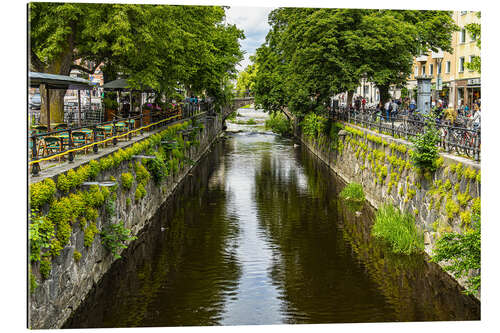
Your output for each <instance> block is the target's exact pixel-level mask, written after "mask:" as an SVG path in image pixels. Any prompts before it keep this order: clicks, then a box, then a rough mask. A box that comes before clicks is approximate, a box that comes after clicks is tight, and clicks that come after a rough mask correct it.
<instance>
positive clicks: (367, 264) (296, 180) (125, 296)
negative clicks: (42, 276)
mask: <svg viewBox="0 0 500 333" xmlns="http://www.w3.org/2000/svg"><path fill="white" fill-rule="evenodd" d="M247 112H250V113H247V115H248V114H252V113H251V112H256V111H247ZM252 115H255V114H252ZM192 174H193V177H190V178H189V179H188V181H187V182H186V183H185V184H184V185H183V186H182V187H181V188H180V189H179V191H178V192H177V194H176V198H175V200H173V202H172V203H170V204H168V205H166V206H164V207H163V208H162V209H161V210H160V211H159V212H158V213H157V215H156V217H155V218H154V219H153V221H152V223H151V225H150V227H148V230H146V231H145V232H144V233H143V235H142V236H141V237H140V238H139V239H138V240H137V241H136V242H135V243H134V245H133V246H131V247H130V248H129V249H128V250H127V251H126V253H125V254H124V258H123V259H122V260H121V261H119V262H117V263H116V264H115V265H114V266H113V268H112V270H111V271H110V272H109V273H108V274H107V275H106V276H105V278H104V279H103V280H102V281H101V282H100V283H99V286H98V287H97V288H95V290H94V291H93V293H92V295H91V296H90V297H89V298H88V299H87V300H86V301H85V303H84V305H83V306H82V307H81V308H80V309H79V310H78V311H77V312H76V313H75V314H74V316H73V318H72V319H71V320H70V321H68V323H67V324H66V327H125V326H183V325H245V324H278V323H336V322H374V321H417V320H467V319H478V318H479V304H478V302H476V301H475V300H473V299H472V298H470V297H468V296H465V295H463V294H461V292H460V291H461V290H460V288H459V287H458V286H457V284H456V283H454V281H452V280H451V278H449V276H448V275H447V274H446V273H443V272H442V270H440V269H439V267H438V266H437V265H434V264H428V263H426V262H425V260H424V258H423V257H419V256H414V257H412V258H410V259H408V258H406V259H405V258H401V257H398V256H395V255H393V254H391V253H390V251H388V249H387V248H386V247H385V246H384V244H380V243H379V242H377V241H375V240H374V239H373V238H372V237H371V234H370V226H371V223H372V219H373V211H372V210H371V208H370V207H364V208H363V210H362V214H361V216H356V215H355V214H354V213H353V212H351V211H349V209H347V208H345V207H343V205H342V203H341V202H339V201H338V200H337V197H338V192H339V190H340V189H341V188H342V186H343V183H342V182H341V181H339V180H338V179H337V178H336V177H335V176H334V175H333V174H332V173H331V172H330V171H329V170H328V169H326V168H325V167H324V166H323V165H322V164H321V163H320V162H319V161H318V160H317V159H316V158H315V157H314V156H312V155H311V154H310V153H309V152H308V151H307V150H306V149H304V148H303V147H302V146H295V147H294V143H293V141H292V140H290V139H283V138H280V137H278V136H276V135H273V134H268V133H248V132H245V133H232V134H231V133H228V134H227V135H226V140H223V141H222V142H221V143H219V144H218V145H217V146H216V147H214V149H213V152H212V153H210V154H209V155H208V156H207V157H206V158H205V159H204V160H203V161H202V162H201V163H200V165H199V166H198V167H197V168H196V169H195V170H194V171H192ZM160 228H163V229H162V230H165V231H164V232H159V230H160Z"/></svg>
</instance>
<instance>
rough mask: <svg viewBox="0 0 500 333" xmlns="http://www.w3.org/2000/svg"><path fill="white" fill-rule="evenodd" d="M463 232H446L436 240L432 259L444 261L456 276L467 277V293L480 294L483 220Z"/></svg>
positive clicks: (446, 268) (476, 218)
mask: <svg viewBox="0 0 500 333" xmlns="http://www.w3.org/2000/svg"><path fill="white" fill-rule="evenodd" d="M475 220H476V221H477V222H476V223H475V225H474V227H473V228H472V229H470V230H468V231H466V232H465V233H463V234H459V233H446V234H444V235H443V236H442V237H441V238H440V239H438V241H437V242H436V247H435V250H434V256H433V257H432V261H434V262H440V261H444V262H445V266H444V269H445V270H447V271H449V272H451V273H453V275H455V277H456V278H461V277H465V278H466V279H465V283H466V287H467V288H466V293H468V294H476V295H477V294H478V293H479V291H480V289H481V221H480V217H479V216H478V215H476V216H475Z"/></svg>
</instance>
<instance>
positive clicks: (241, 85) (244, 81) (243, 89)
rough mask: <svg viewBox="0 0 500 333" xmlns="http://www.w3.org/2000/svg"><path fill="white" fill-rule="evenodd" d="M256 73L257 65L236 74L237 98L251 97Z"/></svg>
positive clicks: (249, 66)
mask: <svg viewBox="0 0 500 333" xmlns="http://www.w3.org/2000/svg"><path fill="white" fill-rule="evenodd" d="M251 59H253V58H251ZM257 71H258V68H257V64H251V65H248V66H247V67H246V68H245V70H243V71H241V72H239V73H238V80H237V81H236V93H237V94H238V96H240V97H244V96H246V95H247V94H248V95H250V96H253V94H254V87H255V77H256V75H257Z"/></svg>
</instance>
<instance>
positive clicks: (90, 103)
mask: <svg viewBox="0 0 500 333" xmlns="http://www.w3.org/2000/svg"><path fill="white" fill-rule="evenodd" d="M89 113H90V114H92V88H89Z"/></svg>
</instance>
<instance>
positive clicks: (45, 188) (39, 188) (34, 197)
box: [29, 178, 56, 210]
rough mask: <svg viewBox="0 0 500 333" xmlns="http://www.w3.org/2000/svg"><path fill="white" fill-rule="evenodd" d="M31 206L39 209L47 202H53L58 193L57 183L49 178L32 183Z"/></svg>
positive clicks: (30, 189)
mask: <svg viewBox="0 0 500 333" xmlns="http://www.w3.org/2000/svg"><path fill="white" fill-rule="evenodd" d="M29 191H30V207H31V208H32V209H36V210H39V209H41V208H42V207H43V206H44V205H45V204H48V203H51V202H52V200H53V199H54V194H55V193H56V183H55V182H54V181H53V180H52V179H50V178H47V179H45V180H43V181H41V182H38V183H34V184H31V185H30V188H29Z"/></svg>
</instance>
